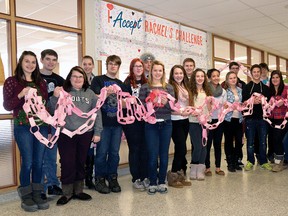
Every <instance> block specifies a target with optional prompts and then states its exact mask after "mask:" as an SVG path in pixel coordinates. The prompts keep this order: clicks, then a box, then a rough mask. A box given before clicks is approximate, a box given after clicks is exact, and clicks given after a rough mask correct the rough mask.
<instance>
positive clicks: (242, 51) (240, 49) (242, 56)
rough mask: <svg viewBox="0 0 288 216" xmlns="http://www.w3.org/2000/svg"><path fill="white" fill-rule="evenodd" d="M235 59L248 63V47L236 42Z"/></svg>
mask: <svg viewBox="0 0 288 216" xmlns="http://www.w3.org/2000/svg"><path fill="white" fill-rule="evenodd" d="M234 60H235V61H239V62H242V63H245V64H247V47H246V46H243V45H240V44H235V58H234Z"/></svg>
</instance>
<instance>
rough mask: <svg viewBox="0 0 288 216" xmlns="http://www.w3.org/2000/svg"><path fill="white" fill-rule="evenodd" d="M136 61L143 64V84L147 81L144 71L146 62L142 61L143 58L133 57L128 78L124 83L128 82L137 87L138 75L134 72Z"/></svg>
mask: <svg viewBox="0 0 288 216" xmlns="http://www.w3.org/2000/svg"><path fill="white" fill-rule="evenodd" d="M136 62H140V63H141V64H142V67H143V73H142V75H141V81H140V82H141V85H143V84H145V83H147V79H146V77H145V73H144V64H143V62H142V60H141V59H140V58H134V59H132V61H131V63H130V67H129V75H128V76H127V78H126V79H125V81H124V83H126V84H128V83H129V84H130V85H131V86H132V87H133V88H137V84H136V76H135V74H134V72H133V68H134V65H135V64H136Z"/></svg>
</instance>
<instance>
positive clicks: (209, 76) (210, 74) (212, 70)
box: [207, 68, 220, 79]
mask: <svg viewBox="0 0 288 216" xmlns="http://www.w3.org/2000/svg"><path fill="white" fill-rule="evenodd" d="M214 71H217V72H218V73H219V74H220V71H219V70H217V69H216V68H212V69H209V70H208V71H207V77H208V78H209V79H210V78H211V76H212V73H213V72H214Z"/></svg>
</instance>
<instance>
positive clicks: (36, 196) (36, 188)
mask: <svg viewBox="0 0 288 216" xmlns="http://www.w3.org/2000/svg"><path fill="white" fill-rule="evenodd" d="M32 191H33V193H32V195H33V200H34V202H35V203H36V205H37V206H38V209H42V210H44V209H48V208H49V203H48V202H47V200H43V199H42V197H41V194H42V192H43V191H44V185H43V184H39V183H32Z"/></svg>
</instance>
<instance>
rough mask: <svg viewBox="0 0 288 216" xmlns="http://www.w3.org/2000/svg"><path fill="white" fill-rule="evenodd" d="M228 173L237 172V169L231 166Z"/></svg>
mask: <svg viewBox="0 0 288 216" xmlns="http://www.w3.org/2000/svg"><path fill="white" fill-rule="evenodd" d="M228 171H229V172H236V170H235V167H234V166H232V165H229V166H228Z"/></svg>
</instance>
